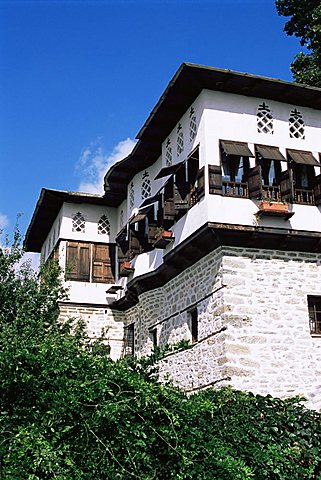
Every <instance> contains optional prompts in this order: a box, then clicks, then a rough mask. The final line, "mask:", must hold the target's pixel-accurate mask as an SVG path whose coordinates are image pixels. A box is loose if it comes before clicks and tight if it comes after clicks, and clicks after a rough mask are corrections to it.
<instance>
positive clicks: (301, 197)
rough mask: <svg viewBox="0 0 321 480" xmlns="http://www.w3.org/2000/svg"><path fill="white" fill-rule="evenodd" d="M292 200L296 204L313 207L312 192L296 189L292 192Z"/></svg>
mask: <svg viewBox="0 0 321 480" xmlns="http://www.w3.org/2000/svg"><path fill="white" fill-rule="evenodd" d="M294 200H295V202H296V203H302V204H304V205H314V204H315V202H314V193H313V190H307V189H298V188H296V189H295V191H294Z"/></svg>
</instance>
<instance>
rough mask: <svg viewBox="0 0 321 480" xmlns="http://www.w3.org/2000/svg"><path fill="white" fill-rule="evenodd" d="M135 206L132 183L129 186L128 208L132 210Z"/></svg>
mask: <svg viewBox="0 0 321 480" xmlns="http://www.w3.org/2000/svg"><path fill="white" fill-rule="evenodd" d="M134 205H135V191H134V184H133V182H132V183H131V184H130V187H129V208H130V210H132V209H133V208H134Z"/></svg>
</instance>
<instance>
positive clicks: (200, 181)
mask: <svg viewBox="0 0 321 480" xmlns="http://www.w3.org/2000/svg"><path fill="white" fill-rule="evenodd" d="M204 195H205V167H202V168H200V169H199V171H198V174H197V200H200V199H201V198H203V197H204Z"/></svg>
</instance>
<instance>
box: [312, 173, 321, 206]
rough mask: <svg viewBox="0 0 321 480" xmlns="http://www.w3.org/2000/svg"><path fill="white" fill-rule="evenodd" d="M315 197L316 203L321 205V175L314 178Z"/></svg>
mask: <svg viewBox="0 0 321 480" xmlns="http://www.w3.org/2000/svg"><path fill="white" fill-rule="evenodd" d="M314 182H315V183H314V199H315V204H316V205H321V175H318V176H317V177H315V179H314Z"/></svg>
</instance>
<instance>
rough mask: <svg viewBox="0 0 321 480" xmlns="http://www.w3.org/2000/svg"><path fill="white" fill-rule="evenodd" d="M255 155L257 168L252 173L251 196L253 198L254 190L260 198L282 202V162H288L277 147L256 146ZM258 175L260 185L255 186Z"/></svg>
mask: <svg viewBox="0 0 321 480" xmlns="http://www.w3.org/2000/svg"><path fill="white" fill-rule="evenodd" d="M255 154H256V164H257V167H256V168H254V169H253V170H251V172H250V178H251V180H250V179H249V190H250V196H251V197H252V196H253V195H252V191H253V190H256V189H258V190H259V194H258V197H260V198H265V199H269V200H275V201H281V188H280V185H281V180H282V166H281V162H282V161H283V162H286V158H285V157H284V156H283V155H282V153H281V152H280V150H279V149H278V148H277V147H271V146H265V145H256V148H255ZM256 174H258V175H259V176H260V178H258V179H256V181H257V182H258V185H256V186H254V183H255V181H254V176H255V175H256Z"/></svg>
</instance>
